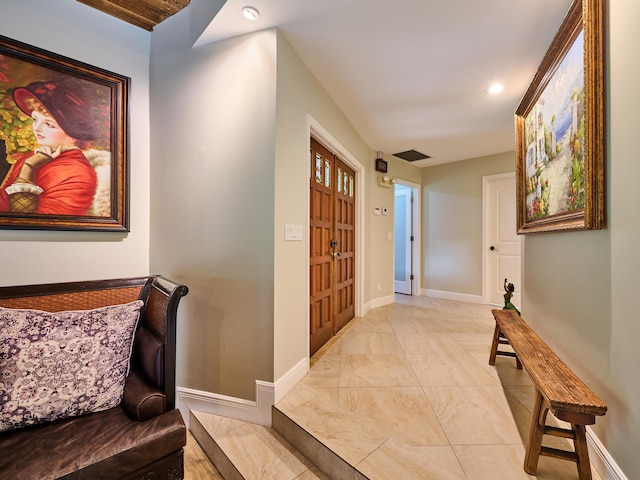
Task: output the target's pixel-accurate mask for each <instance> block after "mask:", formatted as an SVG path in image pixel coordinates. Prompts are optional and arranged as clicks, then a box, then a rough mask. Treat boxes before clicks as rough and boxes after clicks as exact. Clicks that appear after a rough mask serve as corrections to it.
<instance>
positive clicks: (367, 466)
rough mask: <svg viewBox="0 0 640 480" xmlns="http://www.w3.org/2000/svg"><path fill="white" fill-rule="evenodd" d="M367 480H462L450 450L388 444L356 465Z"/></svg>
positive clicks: (399, 443) (445, 447)
mask: <svg viewBox="0 0 640 480" xmlns="http://www.w3.org/2000/svg"><path fill="white" fill-rule="evenodd" d="M357 467H358V470H359V471H361V472H362V473H364V474H365V475H366V476H367V477H368V478H369V479H370V480H400V479H402V480H464V479H465V478H466V477H465V475H464V472H463V471H462V468H461V467H460V464H459V463H458V459H457V458H456V456H455V454H454V452H453V450H452V448H451V447H449V446H411V445H406V444H403V443H402V442H397V441H394V440H390V441H389V442H386V443H385V444H384V445H382V446H381V447H380V448H378V449H377V450H376V451H375V452H373V453H372V454H371V455H369V456H368V457H367V458H366V459H365V460H364V461H362V462H361V463H359V464H358V465H357Z"/></svg>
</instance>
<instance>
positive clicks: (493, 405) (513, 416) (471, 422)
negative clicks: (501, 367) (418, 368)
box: [424, 386, 530, 445]
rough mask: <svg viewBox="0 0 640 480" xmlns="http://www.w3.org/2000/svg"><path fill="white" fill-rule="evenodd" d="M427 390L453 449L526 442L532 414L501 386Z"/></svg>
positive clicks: (427, 388) (429, 388) (433, 388)
mask: <svg viewBox="0 0 640 480" xmlns="http://www.w3.org/2000/svg"><path fill="white" fill-rule="evenodd" d="M424 390H425V393H426V395H427V398H428V399H429V402H430V403H431V406H432V407H433V410H434V412H435V414H436V416H437V417H438V420H439V421H440V424H441V425H442V428H443V429H444V431H445V433H446V435H447V437H448V439H449V442H450V443H451V445H498V444H523V443H524V441H526V435H527V433H528V423H529V419H530V413H529V412H528V411H527V410H526V409H525V408H524V407H523V406H522V404H520V402H518V401H517V400H516V399H515V398H514V397H513V396H512V395H510V394H509V393H508V392H507V391H506V390H504V389H503V388H502V387H501V386H457V387H424ZM512 409H514V410H515V411H512ZM523 439H524V440H523Z"/></svg>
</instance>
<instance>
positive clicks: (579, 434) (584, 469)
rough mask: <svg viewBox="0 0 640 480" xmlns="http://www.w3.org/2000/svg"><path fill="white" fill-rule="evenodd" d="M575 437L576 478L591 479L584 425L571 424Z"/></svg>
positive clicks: (581, 479)
mask: <svg viewBox="0 0 640 480" xmlns="http://www.w3.org/2000/svg"><path fill="white" fill-rule="evenodd" d="M571 428H572V429H573V431H574V433H575V435H576V438H575V440H574V447H575V451H576V455H577V457H578V461H577V462H576V463H577V464H578V478H579V479H580V480H591V464H590V463H589V448H588V447H587V436H586V429H585V426H584V425H577V424H571Z"/></svg>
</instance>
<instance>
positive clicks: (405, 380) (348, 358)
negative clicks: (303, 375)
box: [340, 355, 419, 388]
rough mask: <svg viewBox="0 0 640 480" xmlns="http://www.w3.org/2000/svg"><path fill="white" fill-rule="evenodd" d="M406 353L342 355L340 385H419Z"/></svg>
mask: <svg viewBox="0 0 640 480" xmlns="http://www.w3.org/2000/svg"><path fill="white" fill-rule="evenodd" d="M417 386H419V383H418V379H417V378H416V376H415V374H414V373H413V370H412V368H411V365H409V362H408V361H407V359H406V358H405V356H404V355H342V361H341V364H340V387H342V388H344V387H417Z"/></svg>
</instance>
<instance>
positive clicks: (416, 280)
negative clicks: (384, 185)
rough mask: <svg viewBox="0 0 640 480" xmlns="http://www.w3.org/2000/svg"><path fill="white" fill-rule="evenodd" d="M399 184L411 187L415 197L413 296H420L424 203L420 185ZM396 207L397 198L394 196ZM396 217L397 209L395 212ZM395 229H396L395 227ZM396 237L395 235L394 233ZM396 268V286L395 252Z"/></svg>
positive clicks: (398, 182) (412, 253)
mask: <svg viewBox="0 0 640 480" xmlns="http://www.w3.org/2000/svg"><path fill="white" fill-rule="evenodd" d="M397 184H400V185H404V186H405V187H409V188H410V189H411V194H412V195H413V208H412V217H413V218H412V222H411V223H412V224H413V242H411V248H412V252H411V271H412V274H413V281H412V282H411V295H420V292H421V291H422V282H421V278H422V272H421V270H420V265H421V262H420V252H421V248H420V245H421V243H420V231H421V224H420V219H421V218H422V217H421V215H420V206H421V204H422V202H421V201H420V185H418V184H417V183H412V182H409V181H406V180H401V179H399V178H398V179H397ZM394 205H395V196H394ZM393 214H394V217H395V208H394V211H393ZM394 226H395V218H394ZM394 228H395V227H394ZM394 235H395V233H394ZM394 245H395V244H394ZM393 258H394V268H393V280H394V285H395V251H394V255H393Z"/></svg>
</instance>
